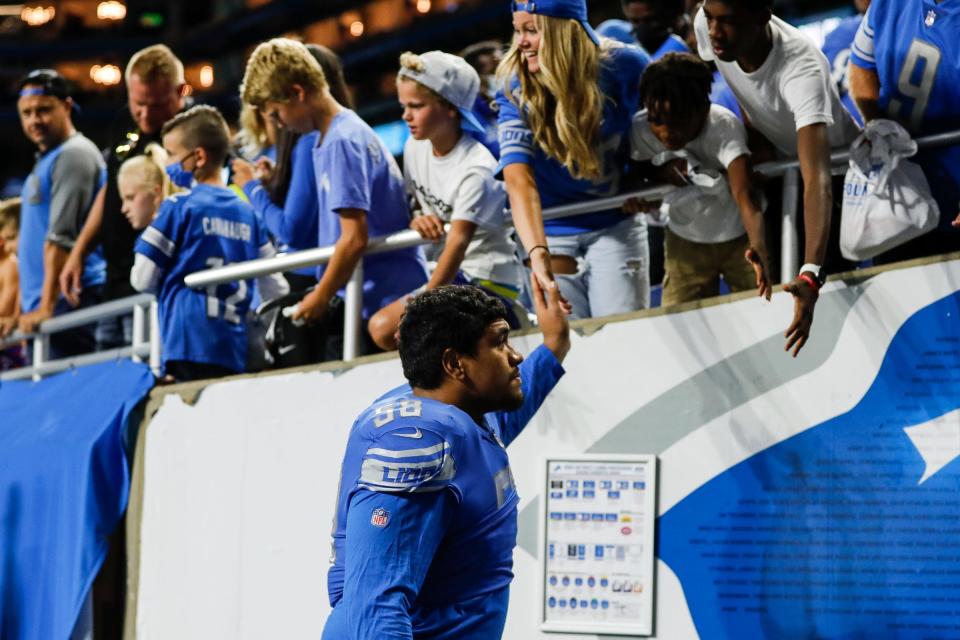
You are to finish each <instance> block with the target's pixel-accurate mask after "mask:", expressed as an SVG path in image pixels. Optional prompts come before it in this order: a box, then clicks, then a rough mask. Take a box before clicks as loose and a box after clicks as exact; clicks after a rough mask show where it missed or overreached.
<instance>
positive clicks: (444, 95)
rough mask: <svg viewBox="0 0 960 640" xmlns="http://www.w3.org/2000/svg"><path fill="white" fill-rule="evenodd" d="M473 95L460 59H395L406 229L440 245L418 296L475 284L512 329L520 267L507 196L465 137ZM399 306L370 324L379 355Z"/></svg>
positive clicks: (388, 345) (483, 154)
mask: <svg viewBox="0 0 960 640" xmlns="http://www.w3.org/2000/svg"><path fill="white" fill-rule="evenodd" d="M479 90H480V76H479V75H478V74H477V72H476V71H475V70H474V69H473V67H471V66H470V65H469V64H467V62H466V61H465V60H464V59H463V58H459V57H457V56H455V55H451V54H449V53H444V52H442V51H430V52H428V53H424V54H422V55H414V54H413V53H409V52H407V53H404V54H403V55H402V56H401V57H400V73H399V74H398V76H397V97H398V98H399V100H400V105H401V106H402V107H403V120H404V122H406V123H407V127H409V129H410V138H408V139H407V143H406V145H405V146H404V149H403V177H404V179H405V181H406V185H407V192H408V193H409V194H410V195H411V196H413V197H414V198H415V199H416V201H417V205H418V209H419V212H418V215H415V216H414V218H413V221H412V222H411V224H410V226H411V227H412V228H413V229H416V230H417V231H418V232H419V233H420V235H421V236H423V237H424V238H427V239H429V240H433V241H434V242H437V243H439V246H438V248H437V251H436V253H435V256H436V261H437V267H436V269H434V271H433V274H432V275H431V276H430V281H429V282H428V283H427V284H426V286H425V287H424V288H425V289H433V288H436V287H439V286H441V285H444V284H474V285H476V286H478V287H480V288H481V289H483V290H484V292H485V293H487V294H488V295H493V296H495V297H498V298H501V299H502V300H503V302H504V304H505V305H506V308H507V309H508V319H509V321H510V324H511V326H512V327H513V328H517V327H518V326H519V322H518V319H517V318H516V316H515V315H514V314H513V313H512V312H509V310H510V309H512V307H513V304H514V302H515V301H516V299H517V297H518V295H519V287H520V277H521V267H520V262H519V260H517V256H516V251H517V249H516V246H515V245H514V243H513V240H512V239H511V237H510V233H511V230H510V229H508V228H506V226H505V225H506V223H507V217H506V215H505V214H504V205H505V204H506V197H507V194H506V192H505V191H504V190H503V184H502V183H500V182H498V181H497V180H496V179H495V178H494V177H493V175H494V171H495V170H496V167H497V161H496V159H494V157H493V154H491V153H490V151H489V150H487V148H486V147H485V146H484V145H483V144H482V143H480V142H479V141H477V140H476V139H475V138H473V137H472V136H470V135H465V133H464V132H465V131H466V130H472V131H476V132H482V131H483V125H481V124H480V122H479V120H477V118H476V116H475V115H474V114H473V112H472V107H473V105H474V103H475V102H476V99H477V94H478V92H479ZM447 224H449V225H450V230H449V231H445V230H444V225H447ZM406 303H407V298H406V297H403V298H400V299H399V300H397V301H396V302H394V303H392V304H390V305H389V306H387V307H384V308H383V309H381V310H380V311H378V312H377V314H376V315H375V316H373V318H372V319H371V320H370V324H369V329H370V334H371V336H373V339H374V341H375V342H376V343H377V345H379V346H380V347H381V348H383V349H395V348H396V338H395V334H396V331H397V327H398V326H399V325H400V316H401V315H402V314H403V310H404V308H405V307H406Z"/></svg>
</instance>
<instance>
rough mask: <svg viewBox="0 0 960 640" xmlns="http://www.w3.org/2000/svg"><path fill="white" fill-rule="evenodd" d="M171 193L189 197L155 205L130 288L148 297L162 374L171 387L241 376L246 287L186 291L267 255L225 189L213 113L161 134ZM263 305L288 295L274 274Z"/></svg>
mask: <svg viewBox="0 0 960 640" xmlns="http://www.w3.org/2000/svg"><path fill="white" fill-rule="evenodd" d="M161 135H162V137H163V146H164V148H165V149H166V151H167V154H168V155H169V156H170V164H168V165H167V173H168V175H169V176H170V179H171V181H172V182H173V184H175V185H177V186H179V187H182V188H189V189H190V190H189V191H187V192H186V193H181V194H178V195H175V196H173V197H171V198H169V199H167V200H165V201H164V202H163V204H161V205H160V211H159V212H158V214H157V217H156V219H154V221H153V222H152V223H151V224H150V226H149V227H147V228H146V229H144V231H143V234H141V236H140V238H139V239H138V240H137V243H136V247H135V250H136V256H135V258H134V263H133V270H132V271H131V272H130V284H132V285H133V287H134V289H136V290H137V291H150V292H155V293H156V294H157V297H158V299H159V306H160V334H161V339H162V343H163V358H162V359H163V365H164V370H165V373H166V374H167V375H168V376H170V377H171V378H173V379H174V380H177V381H184V380H197V379H202V378H213V377H218V376H223V375H229V374H232V373H240V372H242V371H243V370H244V365H245V361H246V355H247V329H246V323H245V320H246V314H247V311H248V310H249V309H250V301H251V299H252V298H253V283H252V282H250V281H246V280H241V281H239V282H236V283H230V284H224V285H219V286H211V287H207V288H206V289H190V288H188V287H187V286H186V284H185V283H184V278H185V277H186V276H187V275H189V274H191V273H193V272H195V271H200V270H202V269H209V268H214V267H220V266H223V265H224V264H228V263H231V262H243V261H246V260H254V259H256V258H268V257H271V256H273V255H275V253H276V252H275V250H274V248H273V245H271V244H270V241H269V240H268V239H267V233H266V229H265V228H264V227H263V225H261V224H260V222H258V220H257V217H256V215H254V212H253V208H252V207H251V206H250V205H249V204H247V203H246V202H244V201H243V200H241V199H240V197H239V196H238V195H237V194H236V193H235V192H234V191H233V190H231V189H228V188H227V186H226V184H225V183H224V181H223V174H222V171H221V170H222V168H223V164H224V161H225V160H226V157H227V152H228V150H229V147H230V138H229V133H228V130H227V123H226V122H224V120H223V116H221V115H220V112H219V111H217V110H216V109H214V108H213V107H209V106H205V105H201V106H196V107H193V108H192V109H190V110H188V111H185V112H183V113H181V114H179V115H177V116H176V117H174V118H173V119H172V120H170V121H169V122H167V124H165V125H164V126H163V130H162V132H161ZM257 285H258V286H259V287H260V295H261V296H262V297H263V298H264V299H268V300H269V299H271V298H273V297H275V296H279V295H284V294H286V293H287V292H288V290H289V289H288V287H287V283H286V281H284V279H283V278H282V277H280V276H279V275H270V276H264V277H261V278H258V280H257Z"/></svg>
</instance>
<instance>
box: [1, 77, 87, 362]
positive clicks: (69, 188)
mask: <svg viewBox="0 0 960 640" xmlns="http://www.w3.org/2000/svg"><path fill="white" fill-rule="evenodd" d="M18 90H19V98H18V100H17V111H18V113H19V114H20V123H21V125H22V126H23V132H24V134H25V135H26V136H27V138H29V139H30V141H32V142H33V143H34V144H35V145H37V149H38V153H37V162H36V164H35V165H34V167H33V171H32V172H31V173H30V176H29V177H28V178H27V181H26V183H25V184H24V187H23V192H22V205H21V207H22V208H21V229H20V244H19V251H18V259H19V262H20V295H21V303H20V304H21V315H20V320H19V329H20V331H22V332H24V333H32V332H34V331H36V330H37V328H38V327H39V326H40V324H41V323H42V322H43V321H44V320H48V319H49V318H52V317H53V316H54V315H58V314H61V313H65V312H67V311H69V310H70V307H69V305H67V304H65V302H64V301H63V300H62V299H61V297H60V291H59V286H58V278H59V276H60V270H61V269H62V268H63V264H64V262H66V259H67V256H68V255H69V253H70V249H71V248H72V247H73V245H74V243H75V241H76V239H77V235H78V234H79V233H80V229H81V227H82V226H83V223H84V220H86V217H87V213H88V212H89V210H90V205H91V204H92V203H93V199H94V196H95V195H96V193H97V192H98V191H99V190H100V188H101V187H102V186H103V183H104V179H105V175H104V173H105V172H104V165H103V158H101V157H100V152H99V151H98V150H97V147H96V145H94V144H93V142H91V141H90V140H89V139H88V138H86V137H85V136H84V135H83V134H82V133H80V132H79V131H77V130H76V128H74V126H73V119H72V117H71V110H72V109H73V108H74V103H73V99H72V98H71V96H70V88H69V86H68V84H67V81H66V80H65V79H64V78H63V76H61V75H60V74H59V73H57V72H56V71H53V70H52V69H39V70H37V71H33V72H31V73H30V74H29V75H27V77H26V78H24V79H23V80H21V81H20V83H19V87H18ZM84 271H85V273H84V293H83V295H82V297H81V298H80V299H79V300H78V302H79V304H80V306H89V305H93V304H97V303H98V302H99V301H100V287H101V285H103V281H104V265H103V258H102V257H101V256H100V254H99V252H92V253H91V254H90V255H89V256H87V260H86V265H85V270H84ZM95 346H96V344H95V341H94V336H93V329H92V327H81V328H78V329H74V330H71V331H66V332H60V333H56V334H53V336H52V337H51V340H50V354H49V356H50V357H51V358H59V357H66V356H71V355H77V354H80V353H84V352H89V351H93V349H94V347H95Z"/></svg>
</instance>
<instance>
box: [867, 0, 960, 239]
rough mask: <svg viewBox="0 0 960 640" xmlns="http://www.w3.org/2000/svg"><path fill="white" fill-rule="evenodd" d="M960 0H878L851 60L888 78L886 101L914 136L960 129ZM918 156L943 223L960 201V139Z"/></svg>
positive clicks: (883, 105)
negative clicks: (957, 142)
mask: <svg viewBox="0 0 960 640" xmlns="http://www.w3.org/2000/svg"><path fill="white" fill-rule="evenodd" d="M958 36H960V0H943V2H941V3H940V4H937V3H936V2H933V0H874V1H873V3H872V4H871V5H870V8H869V9H868V10H867V13H866V16H865V17H864V19H863V24H862V25H861V26H860V29H859V31H857V35H856V38H855V39H854V43H853V49H852V51H851V54H850V60H851V62H852V63H853V64H855V65H857V66H859V67H862V68H864V69H868V70H872V71H875V72H876V74H877V76H878V78H879V79H880V108H881V109H883V110H884V111H886V112H887V113H888V114H889V115H890V117H891V118H893V119H895V120H898V121H900V122H902V123H903V124H904V126H906V127H907V129H908V130H909V131H910V132H911V133H913V134H914V135H918V136H922V135H926V134H933V133H940V132H944V131H952V130H956V129H958V128H960V37H958ZM917 160H918V162H919V163H920V164H921V166H923V169H924V172H925V173H926V174H927V180H928V181H929V183H930V186H931V189H932V190H933V193H934V196H935V197H936V198H937V202H938V203H939V204H940V209H941V214H942V216H943V222H944V223H946V222H947V221H948V220H952V219H953V218H954V217H955V216H956V212H957V207H958V200H960V145H958V146H953V147H948V148H943V149H932V150H929V151H923V152H921V153H920V154H918V156H917Z"/></svg>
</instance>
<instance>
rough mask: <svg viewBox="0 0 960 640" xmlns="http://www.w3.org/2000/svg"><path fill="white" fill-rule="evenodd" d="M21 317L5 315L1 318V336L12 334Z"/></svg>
mask: <svg viewBox="0 0 960 640" xmlns="http://www.w3.org/2000/svg"><path fill="white" fill-rule="evenodd" d="M18 321H19V318H18V317H17V316H4V317H2V318H0V338H6V337H7V336H9V335H10V334H12V333H13V332H14V331H15V330H16V328H17V324H18Z"/></svg>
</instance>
